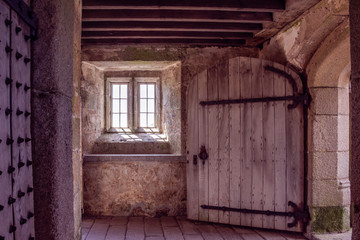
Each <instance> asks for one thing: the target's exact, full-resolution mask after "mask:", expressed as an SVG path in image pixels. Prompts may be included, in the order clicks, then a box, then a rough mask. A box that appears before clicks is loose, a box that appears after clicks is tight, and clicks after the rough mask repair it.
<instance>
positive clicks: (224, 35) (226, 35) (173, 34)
mask: <svg viewBox="0 0 360 240" xmlns="http://www.w3.org/2000/svg"><path fill="white" fill-rule="evenodd" d="M82 36H83V37H89V38H91V37H94V38H95V37H96V38H100V37H103V38H105V37H106V38H126V37H138V38H150V37H153V38H165V37H166V38H180V37H182V38H190V37H191V38H215V39H246V38H252V37H253V36H254V34H253V33H251V32H190V31H189V32H187V31H183V32H181V31H83V32H82Z"/></svg>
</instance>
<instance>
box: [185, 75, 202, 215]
mask: <svg viewBox="0 0 360 240" xmlns="http://www.w3.org/2000/svg"><path fill="white" fill-rule="evenodd" d="M197 81H198V80H197V76H196V77H195V78H194V79H193V81H192V82H191V84H190V86H189V88H188V94H187V106H188V107H187V111H188V114H187V116H188V119H187V123H188V124H187V126H188V134H187V136H188V139H187V146H188V147H187V151H188V152H187V153H188V154H187V178H186V179H187V192H188V193H187V216H188V218H189V219H194V220H198V217H199V199H198V198H199V178H198V164H199V161H198V159H197V155H198V149H199V147H198V138H199V133H198V126H199V123H198V105H199V102H198V83H197ZM194 157H195V158H196V159H195V160H194Z"/></svg>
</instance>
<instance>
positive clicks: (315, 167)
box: [309, 152, 338, 180]
mask: <svg viewBox="0 0 360 240" xmlns="http://www.w3.org/2000/svg"><path fill="white" fill-rule="evenodd" d="M309 160H310V162H311V163H312V173H311V177H312V179H314V180H320V179H322V180H325V179H327V180H330V179H333V180H335V179H337V165H338V156H337V152H313V153H310V154H309Z"/></svg>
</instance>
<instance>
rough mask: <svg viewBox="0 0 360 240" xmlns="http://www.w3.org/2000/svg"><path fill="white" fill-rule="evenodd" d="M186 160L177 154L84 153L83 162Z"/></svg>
mask: <svg viewBox="0 0 360 240" xmlns="http://www.w3.org/2000/svg"><path fill="white" fill-rule="evenodd" d="M130 161H131V162H133V161H155V162H186V157H185V156H183V155H179V154H85V155H84V162H130Z"/></svg>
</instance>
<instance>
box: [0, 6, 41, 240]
mask: <svg viewBox="0 0 360 240" xmlns="http://www.w3.org/2000/svg"><path fill="white" fill-rule="evenodd" d="M34 31H35V18H34V14H33V13H32V11H31V10H30V8H29V7H28V6H27V5H26V4H25V3H24V2H23V1H22V0H20V1H19V0H16V1H15V0H0V33H1V34H0V124H1V128H0V189H1V194H0V239H6V240H8V239H29V237H30V238H31V239H34V237H33V236H34V235H35V234H34V220H33V216H34V214H33V212H34V207H33V196H32V194H33V188H32V187H31V186H33V183H32V181H33V180H32V167H31V166H32V159H31V158H32V155H31V131H30V130H31V127H30V117H29V116H30V112H31V106H30V102H31V99H30V97H31V91H28V90H29V89H30V86H31V82H30V77H31V75H30V71H31V54H30V53H31V51H30V44H31V41H29V39H33V37H32V36H33V35H34ZM25 165H26V166H27V167H25Z"/></svg>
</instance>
